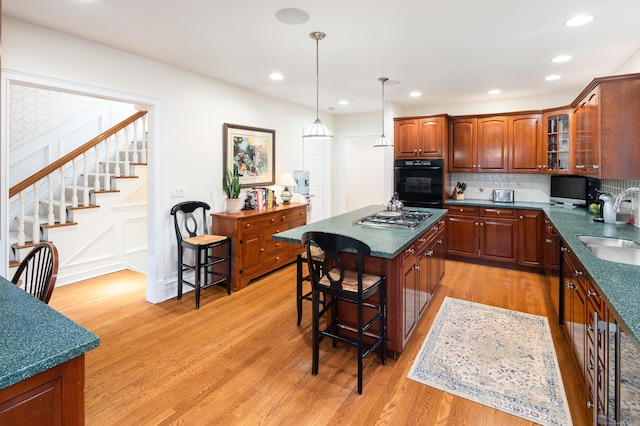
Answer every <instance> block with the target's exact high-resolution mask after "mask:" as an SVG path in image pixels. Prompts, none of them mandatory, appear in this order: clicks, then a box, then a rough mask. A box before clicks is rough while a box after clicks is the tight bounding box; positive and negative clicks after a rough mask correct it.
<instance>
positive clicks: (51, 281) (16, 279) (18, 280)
mask: <svg viewBox="0 0 640 426" xmlns="http://www.w3.org/2000/svg"><path fill="white" fill-rule="evenodd" d="M57 278H58V249H56V246H54V245H53V244H52V243H50V242H46V241H44V242H41V243H39V244H36V245H35V246H34V247H33V249H31V251H30V252H29V254H27V256H26V257H25V258H24V259H23V260H22V262H21V263H20V266H18V269H17V270H16V273H15V274H14V275H13V279H12V280H11V282H12V283H14V284H16V285H17V286H18V287H20V288H22V289H23V290H24V291H26V292H27V293H29V294H31V295H32V296H34V297H36V298H38V299H40V300H41V301H43V302H44V303H49V299H51V295H52V294H53V288H54V287H55V285H56V279H57Z"/></svg>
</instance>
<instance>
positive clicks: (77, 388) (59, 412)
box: [0, 354, 84, 426]
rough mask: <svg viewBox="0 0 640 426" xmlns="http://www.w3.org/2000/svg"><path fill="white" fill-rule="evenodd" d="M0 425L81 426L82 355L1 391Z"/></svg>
mask: <svg viewBox="0 0 640 426" xmlns="http://www.w3.org/2000/svg"><path fill="white" fill-rule="evenodd" d="M0 425H70V426H72V425H84V354H83V355H80V356H78V357H76V358H73V359H71V360H69V361H67V362H64V363H62V364H59V365H57V366H55V367H52V368H50V369H49V370H45V371H43V372H41V373H38V374H36V375H34V376H31V377H29V378H28V379H25V380H22V381H20V382H18V383H16V384H14V385H11V386H9V387H6V388H4V389H0Z"/></svg>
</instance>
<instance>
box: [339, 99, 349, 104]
mask: <svg viewBox="0 0 640 426" xmlns="http://www.w3.org/2000/svg"><path fill="white" fill-rule="evenodd" d="M338 103H339V104H340V105H349V101H348V100H346V99H343V100H341V101H339V102H338Z"/></svg>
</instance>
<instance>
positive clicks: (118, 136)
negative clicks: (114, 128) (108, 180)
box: [113, 132, 122, 176]
mask: <svg viewBox="0 0 640 426" xmlns="http://www.w3.org/2000/svg"><path fill="white" fill-rule="evenodd" d="M114 137H115V139H116V155H115V160H116V165H115V168H114V170H113V174H114V176H120V163H121V162H122V160H121V159H120V132H116V134H115V135H114Z"/></svg>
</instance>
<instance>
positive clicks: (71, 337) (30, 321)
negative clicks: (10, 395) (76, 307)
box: [0, 277, 100, 389]
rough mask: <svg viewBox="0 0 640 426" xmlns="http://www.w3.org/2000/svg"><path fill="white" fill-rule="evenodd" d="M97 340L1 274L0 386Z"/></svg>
mask: <svg viewBox="0 0 640 426" xmlns="http://www.w3.org/2000/svg"><path fill="white" fill-rule="evenodd" d="M99 344H100V339H99V338H98V336H96V335H95V334H93V333H91V332H90V331H88V330H86V329H85V328H83V327H81V326H80V325H78V324H76V323H75V322H73V321H71V320H70V319H68V318H67V317H65V316H63V315H62V314H60V313H58V312H57V311H55V310H53V309H52V308H50V307H49V306H48V305H46V304H44V303H42V302H41V301H40V300H38V299H36V298H35V297H33V296H31V295H30V294H28V293H27V292H25V291H24V290H22V289H20V288H18V287H17V286H16V285H14V284H13V283H11V282H10V281H7V280H6V279H5V278H2V277H0V389H3V388H6V387H8V386H11V385H13V384H15V383H18V382H20V381H22V380H24V379H27V378H29V377H31V376H34V375H36V374H38V373H41V372H43V371H45V370H48V369H50V368H52V367H55V366H56V365H59V364H62V363H64V362H66V361H69V360H70V359H73V358H75V357H77V356H80V355H82V354H83V353H85V352H87V351H90V350H91V349H94V348H97V347H98V345H99Z"/></svg>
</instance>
